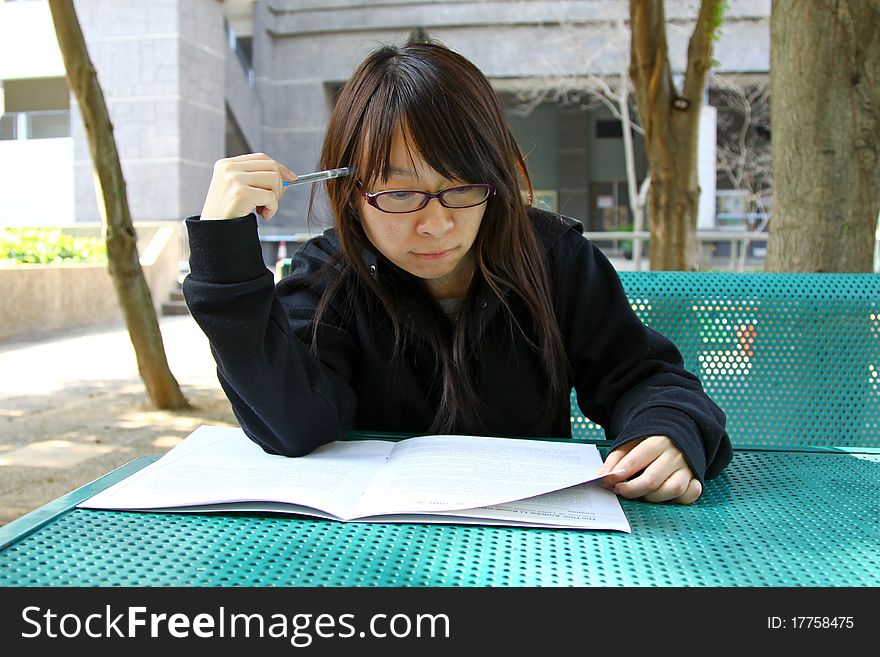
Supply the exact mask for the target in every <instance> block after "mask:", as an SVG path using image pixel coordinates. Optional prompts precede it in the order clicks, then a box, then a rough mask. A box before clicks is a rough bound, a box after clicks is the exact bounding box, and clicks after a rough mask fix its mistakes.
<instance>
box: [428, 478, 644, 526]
mask: <svg viewBox="0 0 880 657" xmlns="http://www.w3.org/2000/svg"><path fill="white" fill-rule="evenodd" d="M438 515H443V516H446V515H455V516H459V517H465V518H482V519H484V520H492V521H498V522H501V521H507V522H510V523H512V524H529V525H531V526H547V527H576V528H580V529H617V530H619V531H623V532H626V533H632V529H631V528H630V525H629V521H627V519H626V515H625V514H624V513H623V509H622V508H621V506H620V500H618V499H617V496H616V495H615V494H614V493H612V492H611V491H609V490H605V489H604V488H602V485H601V484H600V483H599V482H597V481H591V482H589V483H586V484H580V485H578V486H572V487H570V488H563V489H562V490H557V491H553V492H552V493H544V494H543V495H538V496H536V497H529V498H526V499H524V500H516V501H514V502H506V503H504V504H498V505H495V506H487V507H481V508H479V509H463V510H459V511H440V512H438Z"/></svg>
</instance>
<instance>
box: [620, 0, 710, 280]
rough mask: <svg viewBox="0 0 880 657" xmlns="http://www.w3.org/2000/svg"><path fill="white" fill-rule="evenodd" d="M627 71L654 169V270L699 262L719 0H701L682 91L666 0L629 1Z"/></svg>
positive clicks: (651, 216) (650, 206) (689, 267)
mask: <svg viewBox="0 0 880 657" xmlns="http://www.w3.org/2000/svg"><path fill="white" fill-rule="evenodd" d="M629 7H630V27H631V30H632V42H631V55H630V78H631V79H632V82H633V88H634V89H635V94H636V102H637V104H638V107H639V114H640V116H641V117H642V125H643V127H644V130H645V148H646V150H647V156H648V165H649V168H650V175H651V188H650V190H649V194H648V209H649V215H648V219H649V221H650V228H651V269H652V270H684V271H692V270H695V269H697V268H698V264H699V263H698V262H697V259H698V250H697V238H696V233H697V212H698V207H699V198H700V188H699V186H698V184H697V145H698V139H699V127H700V109H701V107H702V104H703V94H704V91H705V87H706V74H707V72H708V70H709V66H710V64H711V60H712V40H713V34H714V31H715V30H716V29H717V26H718V23H719V22H720V18H719V17H720V12H721V9H722V7H723V2H722V1H721V0H703V2H702V4H701V5H700V12H699V15H698V17H697V21H696V25H695V27H694V33H693V35H692V36H691V40H690V44H689V46H688V64H687V71H686V73H685V78H684V85H683V88H682V91H681V94H680V95H679V92H678V89H677V88H676V86H675V83H674V81H673V79H672V70H671V68H670V65H669V56H668V52H667V45H666V16H665V12H664V10H663V1H662V0H630V5H629Z"/></svg>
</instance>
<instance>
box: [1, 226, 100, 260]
mask: <svg viewBox="0 0 880 657" xmlns="http://www.w3.org/2000/svg"><path fill="white" fill-rule="evenodd" d="M106 261H107V251H106V245H105V244H104V240H103V239H102V238H100V237H73V236H72V235H66V234H65V233H64V232H62V231H61V230H59V229H53V228H0V264H3V263H5V264H14V263H24V264H29V265H40V264H51V263H69V262H106Z"/></svg>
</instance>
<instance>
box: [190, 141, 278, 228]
mask: <svg viewBox="0 0 880 657" xmlns="http://www.w3.org/2000/svg"><path fill="white" fill-rule="evenodd" d="M284 180H287V181H290V182H293V181H294V180H296V174H295V173H294V172H293V171H291V170H290V169H288V168H287V167H286V166H284V165H283V164H281V163H279V162H276V161H275V160H273V159H272V158H270V157H269V156H268V155H266V154H265V153H247V154H245V155H237V156H236V157H228V158H225V159H222V160H217V162H215V163H214V175H213V177H212V178H211V185H210V186H209V187H208V195H207V197H206V198H205V205H204V206H203V207H202V214H201V218H202V219H234V218H236V217H243V216H244V215H247V214H250V213H251V212H253V211H254V209H255V208H256V211H257V213H258V214H259V215H260V216H261V217H263V219H266V220H268V219H271V218H272V217H273V216H274V215H275V213H276V212H278V204H279V202H280V201H281V197H282V196H284V192H286V191H287V187H284V186H283V185H282V182H283V181H284Z"/></svg>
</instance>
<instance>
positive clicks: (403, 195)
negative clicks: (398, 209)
mask: <svg viewBox="0 0 880 657" xmlns="http://www.w3.org/2000/svg"><path fill="white" fill-rule="evenodd" d="M385 196H386V197H387V198H389V199H391V200H392V201H408V200H409V199H411V198H412V197H413V192H388V193H387V194H385Z"/></svg>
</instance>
